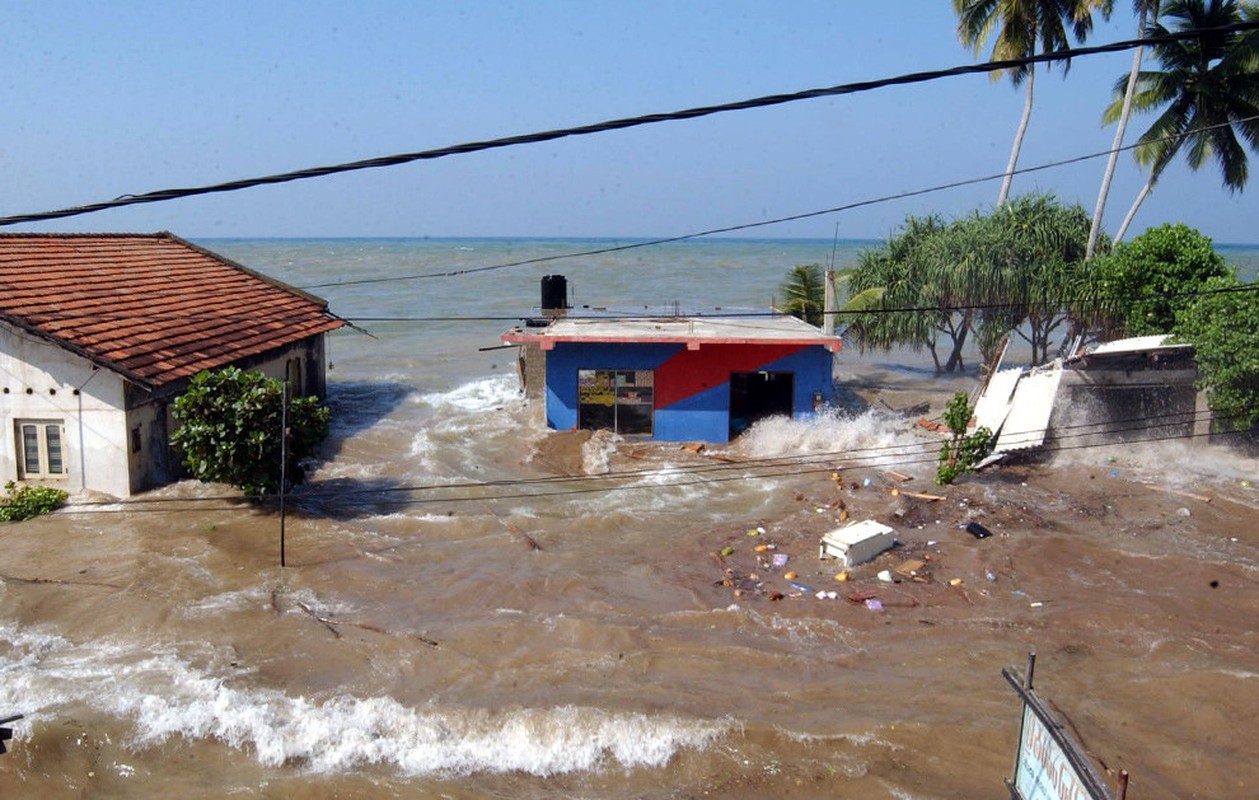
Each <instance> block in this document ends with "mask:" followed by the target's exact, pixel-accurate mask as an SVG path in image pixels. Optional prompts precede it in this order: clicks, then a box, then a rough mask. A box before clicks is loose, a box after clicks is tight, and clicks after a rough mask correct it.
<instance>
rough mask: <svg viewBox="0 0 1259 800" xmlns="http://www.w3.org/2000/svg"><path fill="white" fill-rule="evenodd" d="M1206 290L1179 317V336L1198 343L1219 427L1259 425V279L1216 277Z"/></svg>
mask: <svg viewBox="0 0 1259 800" xmlns="http://www.w3.org/2000/svg"><path fill="white" fill-rule="evenodd" d="M1203 288H1204V289H1206V290H1207V291H1208V292H1209V293H1208V294H1203V295H1202V296H1201V297H1199V298H1197V300H1196V301H1194V303H1193V304H1192V305H1191V306H1189V307H1188V308H1186V309H1184V310H1182V311H1181V312H1180V313H1179V314H1178V315H1177V317H1176V336H1177V337H1178V338H1180V339H1182V340H1184V341H1187V342H1192V343H1193V347H1194V353H1195V358H1196V359H1197V362H1198V373H1199V378H1198V388H1199V389H1205V390H1206V393H1207V403H1208V404H1209V405H1210V406H1211V410H1212V411H1213V412H1215V416H1216V420H1217V421H1216V425H1217V427H1220V428H1223V429H1226V430H1249V429H1250V428H1252V427H1254V426H1255V425H1257V424H1259V283H1252V284H1249V285H1247V284H1243V283H1241V282H1240V281H1238V280H1237V279H1236V278H1232V277H1229V278H1214V279H1212V280H1211V281H1208V282H1207V283H1206V284H1204V287H1203Z"/></svg>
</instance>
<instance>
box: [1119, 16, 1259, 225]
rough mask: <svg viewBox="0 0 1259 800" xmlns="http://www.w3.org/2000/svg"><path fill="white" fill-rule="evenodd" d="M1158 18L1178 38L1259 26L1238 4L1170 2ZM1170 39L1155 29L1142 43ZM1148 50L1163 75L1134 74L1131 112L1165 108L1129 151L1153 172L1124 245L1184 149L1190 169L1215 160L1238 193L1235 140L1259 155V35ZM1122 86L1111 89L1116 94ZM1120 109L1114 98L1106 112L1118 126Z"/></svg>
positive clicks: (1213, 37) (1241, 166)
mask: <svg viewBox="0 0 1259 800" xmlns="http://www.w3.org/2000/svg"><path fill="white" fill-rule="evenodd" d="M1163 16H1164V18H1166V19H1169V20H1173V21H1174V24H1173V30H1175V31H1176V32H1182V31H1191V30H1196V29H1204V28H1221V27H1225V26H1230V25H1236V24H1237V23H1240V22H1244V21H1247V20H1248V19H1249V20H1253V19H1259V8H1256V6H1255V5H1253V4H1250V3H1244V4H1239V3H1238V2H1237V0H1175V1H1174V2H1171V3H1169V4H1168V5H1167V6H1166V7H1164V9H1163ZM1167 35H1169V31H1168V29H1167V28H1166V27H1164V26H1163V24H1162V23H1159V22H1155V23H1154V24H1152V25H1151V26H1150V27H1149V29H1148V30H1147V31H1146V37H1147V38H1153V37H1156V36H1167ZM1152 49H1153V52H1154V57H1155V58H1156V59H1157V60H1158V62H1159V64H1160V65H1161V66H1162V67H1163V70H1162V71H1161V72H1156V71H1150V72H1146V71H1142V72H1140V73H1139V74H1138V75H1137V89H1136V94H1135V95H1133V98H1132V107H1133V108H1134V109H1136V110H1137V111H1150V110H1152V109H1157V108H1161V107H1163V106H1166V108H1164V110H1163V113H1161V114H1160V115H1159V117H1158V119H1156V120H1155V121H1154V124H1153V125H1151V126H1150V129H1149V130H1147V131H1146V132H1145V133H1144V134H1142V135H1141V138H1140V139H1138V140H1137V148H1136V150H1134V151H1133V152H1134V154H1135V156H1136V159H1137V162H1138V163H1139V164H1141V165H1142V166H1148V167H1149V168H1150V176H1149V178H1148V179H1147V180H1146V182H1145V186H1143V187H1142V188H1141V191H1140V193H1138V194H1137V199H1136V201H1135V202H1134V203H1133V204H1132V208H1131V210H1129V211H1128V216H1127V217H1126V218H1125V219H1124V221H1123V224H1122V225H1120V226H1119V230H1118V232H1116V234H1115V241H1117V242H1118V241H1122V240H1123V237H1124V234H1125V233H1127V231H1128V226H1129V225H1130V224H1131V223H1132V218H1133V217H1134V216H1136V213H1137V209H1139V208H1140V207H1141V203H1142V202H1144V201H1145V198H1146V197H1148V196H1149V194H1150V192H1151V191H1152V190H1153V188H1154V184H1155V183H1157V182H1158V179H1159V177H1160V176H1161V175H1162V174H1163V170H1164V169H1165V168H1166V167H1167V165H1168V164H1170V163H1171V162H1172V159H1174V158H1175V157H1176V155H1177V154H1178V153H1179V152H1180V150H1181V149H1182V148H1184V147H1185V145H1188V148H1187V149H1186V150H1185V156H1186V160H1187V161H1188V163H1189V167H1190V169H1193V170H1198V169H1200V168H1201V167H1202V166H1203V165H1204V164H1206V162H1207V161H1209V160H1211V161H1215V162H1216V163H1217V164H1218V165H1219V167H1220V172H1221V175H1222V177H1223V179H1224V186H1225V187H1226V188H1228V190H1229V191H1231V192H1239V191H1241V190H1242V188H1243V187H1244V186H1245V185H1246V179H1247V177H1248V173H1249V169H1248V166H1247V163H1246V149H1245V147H1244V146H1243V145H1242V142H1240V141H1239V140H1238V136H1237V135H1238V134H1239V133H1240V134H1241V136H1242V138H1243V139H1245V140H1246V141H1247V142H1249V143H1250V146H1251V148H1252V149H1256V150H1259V33H1256V32H1255V31H1253V30H1252V31H1248V32H1237V31H1233V32H1215V33H1208V34H1205V35H1203V36H1199V37H1195V38H1192V39H1181V40H1178V41H1173V42H1168V43H1164V44H1159V45H1156V46H1154V47H1153V48H1152ZM1126 80H1127V78H1126V77H1125V78H1123V79H1121V80H1120V81H1119V82H1118V83H1116V86H1115V92H1116V94H1118V93H1119V91H1120V85H1121V84H1123V83H1124V82H1125V81H1126ZM1121 104H1122V101H1121V100H1120V99H1117V100H1116V101H1115V102H1114V103H1113V104H1111V106H1110V108H1108V109H1106V115H1105V117H1104V119H1105V120H1106V121H1107V122H1113V121H1114V120H1116V119H1118V117H1119V115H1120V113H1121Z"/></svg>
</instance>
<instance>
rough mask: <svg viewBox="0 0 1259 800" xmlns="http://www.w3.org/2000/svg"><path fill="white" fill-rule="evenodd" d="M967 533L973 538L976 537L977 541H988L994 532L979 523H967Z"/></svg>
mask: <svg viewBox="0 0 1259 800" xmlns="http://www.w3.org/2000/svg"><path fill="white" fill-rule="evenodd" d="M966 532H967V533H969V534H970V535H971V536H974V537H975V538H976V539H987V538H988V537H989V536H991V535H992V531H990V530H988V529H987V528H985V527H984V526H983V525H981V524H979V523H978V522H968V523H966Z"/></svg>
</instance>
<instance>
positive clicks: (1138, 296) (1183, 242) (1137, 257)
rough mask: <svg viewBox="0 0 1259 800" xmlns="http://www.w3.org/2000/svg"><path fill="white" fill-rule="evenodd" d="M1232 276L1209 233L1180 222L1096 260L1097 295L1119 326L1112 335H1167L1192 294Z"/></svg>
mask: <svg viewBox="0 0 1259 800" xmlns="http://www.w3.org/2000/svg"><path fill="white" fill-rule="evenodd" d="M1231 274H1232V271H1231V270H1230V269H1229V267H1228V264H1227V262H1225V260H1224V257H1223V256H1221V255H1220V254H1219V253H1217V252H1215V248H1214V247H1213V246H1212V245H1211V240H1210V239H1209V238H1208V237H1206V236H1203V235H1202V234H1201V233H1199V232H1198V231H1196V230H1194V229H1193V228H1190V227H1189V226H1188V225H1185V224H1183V223H1177V224H1168V225H1162V226H1160V227H1157V228H1150V229H1149V230H1148V231H1146V232H1145V233H1143V234H1141V235H1140V236H1138V237H1137V238H1135V239H1133V240H1132V241H1131V242H1126V243H1124V244H1120V245H1118V246H1117V247H1116V248H1115V251H1114V253H1112V254H1111V255H1110V256H1107V257H1105V258H1099V259H1097V261H1096V275H1095V280H1096V281H1097V286H1096V292H1097V295H1098V298H1097V299H1098V301H1099V303H1100V304H1101V306H1102V307H1103V308H1104V309H1105V310H1106V311H1107V312H1109V314H1110V316H1111V317H1112V318H1113V320H1112V327H1115V328H1118V330H1116V331H1111V333H1116V334H1120V335H1126V336H1145V335H1148V334H1156V333H1170V332H1171V330H1172V327H1173V326H1174V325H1175V323H1176V314H1177V312H1179V311H1181V310H1183V309H1185V308H1186V307H1188V306H1190V305H1192V303H1193V301H1194V294H1195V293H1196V292H1198V291H1201V290H1202V289H1203V287H1204V285H1205V284H1206V283H1207V282H1208V281H1210V280H1212V279H1214V278H1228V277H1229V276H1230V275H1231Z"/></svg>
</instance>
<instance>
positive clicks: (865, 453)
mask: <svg viewBox="0 0 1259 800" xmlns="http://www.w3.org/2000/svg"><path fill="white" fill-rule="evenodd" d="M1230 418H1232V417H1231V416H1230V415H1224V416H1220V415H1215V416H1212V415H1211V412H1205V411H1204V412H1198V411H1195V412H1192V413H1190V414H1184V413H1180V412H1167V413H1163V414H1156V415H1146V416H1140V417H1131V418H1127V419H1122V420H1103V421H1097V422H1082V423H1075V424H1071V425H1055V426H1054V427H1053V432H1054V435H1053V436H1052V437H1051V438H1050V439H1049V440H1048V441H1049V443H1050V444H1049V445H1048V446H1047V450H1049V451H1050V452H1053V451H1058V450H1078V449H1088V448H1096V447H1111V446H1114V445H1115V444H1117V442H1115V441H1094V437H1098V436H1115V435H1119V434H1126V433H1137V432H1143V431H1150V430H1156V429H1163V428H1176V429H1179V428H1183V427H1185V426H1188V425H1193V424H1194V423H1197V422H1204V421H1207V420H1209V419H1216V420H1219V419H1225V420H1227V419H1230ZM1027 432H1030V431H1022V432H1020V431H1007V432H1006V433H1007V434H1008V435H1013V436H1018V435H1020V434H1022V433H1027ZM1204 435H1211V436H1220V435H1225V434H1219V433H1216V434H1177V433H1173V434H1169V435H1166V436H1158V437H1149V438H1146V439H1141V440H1138V441H1151V442H1159V441H1168V440H1174V439H1192V438H1198V437H1200V436H1204ZM1072 441H1076V442H1078V443H1077V444H1065V445H1064V444H1063V443H1064V442H1072ZM943 443H944V440H943V439H940V440H938V441H937V440H932V441H925V442H915V443H902V444H890V445H880V446H876V447H868V448H859V449H846V450H839V451H832V452H823V453H807V454H804V455H795V456H779V457H773V458H765V459H747V460H742V461H737V462H722V463H717V464H705V465H692V466H689V467H686V468H681V469H677V470H676V473H675V474H676V475H678V476H680V477H681V478H682V479H681V480H673V481H669V482H666V483H658V484H653V485H652V486H651V487H643V486H639V485H626V484H625V482H626V481H629V480H633V479H637V478H645V477H655V476H659V475H660V470H658V469H651V468H644V469H639V470H625V471H620V472H612V473H606V474H602V475H560V476H547V477H541V478H522V479H504V480H496V481H455V482H451V483H440V484H438V483H434V484H420V485H402V486H389V487H378V488H365V489H352V490H345V489H337V490H329V491H321V490H319V489H318V488H317V484H307V485H306V486H307V491H304V492H299V493H296V494H290V495H289V499H291V500H292V501H293V502H294V503H297V504H298V505H299V506H300V505H303V504H305V505H309V504H311V503H312V502H315V503H317V502H318V501H321V500H328V499H340V500H344V499H347V498H348V499H350V502H349V503H347V505H360V504H371V505H375V506H410V505H432V504H439V503H465V502H482V501H489V500H509V499H539V498H547V497H555V496H568V495H581V494H594V493H613V492H625V491H637V490H641V489H644V488H651V489H667V488H685V487H688V486H696V485H703V484H711V483H725V482H729V481H738V480H759V479H765V478H784V477H792V476H797V475H808V474H816V473H823V472H835V471H844V470H852V469H862V468H878V467H890V466H901V467H904V466H915V465H922V464H934V463H936V460H937V458H938V455H939V451H940V448H941V446H942V445H943ZM1125 443H1126V442H1125ZM609 483H613V484H618V485H612V486H609V485H607V484H609ZM583 484H586V485H587V486H582V485H583ZM588 484H596V485H594V486H588ZM557 485H558V486H569V487H580V488H567V489H558V490H554V491H547V489H548V488H550V487H554V486H557ZM537 488H541V489H543V491H526V490H528V489H537ZM482 489H485V490H489V489H496V490H500V492H499V493H497V494H480V493H477V494H464V495H462V496H454V497H451V496H448V494H447V493H449V492H452V491H460V492H472V491H476V490H482ZM511 489H520V490H521V491H517V492H515V493H507V492H505V491H501V490H511ZM412 492H421V493H425V494H427V495H436V496H427V497H397V498H394V497H392V496H393V495H398V494H402V493H412ZM225 501H226V502H232V503H234V504H235V505H233V506H227V507H216V508H211V509H206V508H204V507H203V508H200V509H197V508H196V504H197V503H209V502H225ZM177 504H182V505H180V507H179V508H177V509H172V508H170V506H172V505H177ZM119 505H124V506H125V507H123V508H118V507H117V506H119ZM92 506H97V507H104V508H102V510H107V511H118V512H145V511H157V510H163V511H170V510H225V509H236V510H257V507H256V506H254V505H252V504H249V503H248V502H247V498H244V497H243V496H241V495H220V496H213V497H203V498H132V499H130V500H128V501H127V502H126V503H125V504H120V503H111V502H105V501H98V502H90V503H76V504H74V506H73V507H72V508H75V509H86V508H89V507H92ZM140 506H145V507H140Z"/></svg>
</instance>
